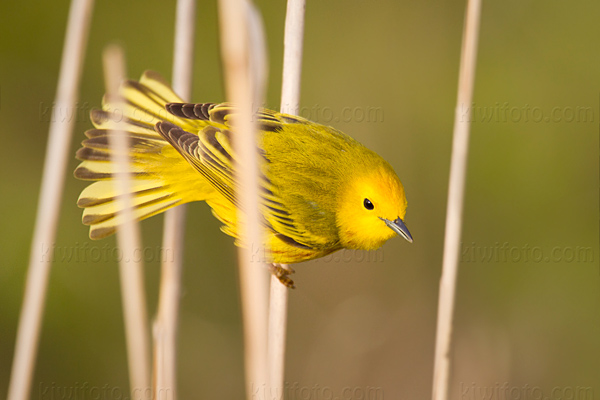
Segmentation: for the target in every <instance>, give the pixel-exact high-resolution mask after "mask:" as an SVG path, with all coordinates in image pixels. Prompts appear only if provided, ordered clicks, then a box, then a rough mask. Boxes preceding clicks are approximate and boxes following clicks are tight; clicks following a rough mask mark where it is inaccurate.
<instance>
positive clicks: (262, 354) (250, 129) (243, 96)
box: [219, 0, 269, 399]
mask: <svg viewBox="0 0 600 400" xmlns="http://www.w3.org/2000/svg"><path fill="white" fill-rule="evenodd" d="M219 22H220V27H221V55H222V59H223V66H224V72H225V88H226V93H227V98H228V100H229V101H230V102H232V103H234V104H236V106H237V107H238V114H237V116H236V118H235V119H234V120H233V124H234V126H235V131H236V134H235V135H233V136H232V137H233V139H234V143H233V145H234V148H235V151H236V153H237V155H238V160H239V164H238V165H236V168H235V170H236V179H237V181H238V187H237V190H236V196H237V198H238V199H239V204H240V206H239V207H240V208H239V209H238V215H237V219H238V229H239V232H240V235H241V237H242V238H243V244H244V246H243V247H240V248H239V250H238V262H239V271H240V291H241V302H242V317H243V325H244V352H245V374H246V395H247V398H248V399H251V398H254V396H253V393H254V392H256V390H264V389H263V388H269V385H268V382H267V379H268V373H267V315H268V295H269V294H268V282H269V280H268V279H269V274H268V270H267V268H266V266H265V265H264V263H263V262H262V260H261V259H260V254H262V250H263V246H264V240H263V232H262V227H261V225H260V215H259V197H258V193H259V192H258V184H259V182H258V174H259V171H260V170H259V158H258V154H257V149H256V139H255V133H256V126H255V120H254V118H253V115H254V112H255V107H256V106H257V105H258V104H260V103H261V102H262V98H263V91H264V82H265V77H266V61H265V60H266V51H265V42H264V36H263V30H262V22H261V20H260V16H259V15H258V12H257V11H256V10H255V9H254V7H253V6H252V4H251V3H249V2H248V1H245V0H220V1H219ZM241 210H243V212H242V211H241ZM257 254H258V255H259V256H258V257H257V256H256V255H257Z"/></svg>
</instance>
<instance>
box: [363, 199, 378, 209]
mask: <svg viewBox="0 0 600 400" xmlns="http://www.w3.org/2000/svg"><path fill="white" fill-rule="evenodd" d="M363 205H364V206H365V208H366V209H367V210H372V209H374V208H375V206H374V205H373V203H371V200H369V199H365V201H363Z"/></svg>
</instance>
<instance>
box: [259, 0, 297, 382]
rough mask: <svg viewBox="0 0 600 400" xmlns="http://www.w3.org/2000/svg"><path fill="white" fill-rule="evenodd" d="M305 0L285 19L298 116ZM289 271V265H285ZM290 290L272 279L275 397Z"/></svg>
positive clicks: (290, 103)
mask: <svg viewBox="0 0 600 400" xmlns="http://www.w3.org/2000/svg"><path fill="white" fill-rule="evenodd" d="M305 7H306V1H305V0H288V3H287V11H286V18H285V36H284V53H283V81H282V88H281V107H280V110H281V112H284V113H288V114H298V110H299V107H300V80H301V72H302V47H303V46H302V45H303V37H304V9H305ZM283 267H284V268H287V266H286V265H283ZM287 301H288V288H287V287H285V286H284V285H282V284H281V282H279V279H277V277H275V276H272V277H271V294H270V297H269V302H270V307H269V342H268V357H269V383H270V385H271V393H272V394H276V393H283V388H284V378H285V339H286V324H287Z"/></svg>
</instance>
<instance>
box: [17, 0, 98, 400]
mask: <svg viewBox="0 0 600 400" xmlns="http://www.w3.org/2000/svg"><path fill="white" fill-rule="evenodd" d="M93 6H94V1H93V0H73V1H72V2H71V8H70V10H69V20H68V24H67V31H66V34H65V45H64V46H65V47H64V48H63V54H62V60H61V66H60V76H59V78H58V88H57V91H56V99H55V102H54V108H53V110H52V113H53V115H54V116H55V118H52V121H51V123H50V130H49V133H48V146H47V148H46V157H45V160H44V169H43V174H42V187H41V189H40V196H39V198H38V207H37V214H36V221H35V229H34V234H33V240H32V243H31V252H30V254H29V268H28V271H27V281H26V282H25V294H24V299H23V305H22V308H21V314H20V317H19V327H18V329H17V340H16V344H15V355H14V358H13V364H12V370H11V376H10V383H9V387H8V399H9V400H26V399H28V398H29V393H30V391H31V379H32V376H33V371H34V366H35V359H36V355H37V350H38V342H39V336H40V327H41V321H42V316H43V313H44V302H45V299H46V291H47V288H48V277H49V274H50V268H51V266H52V255H53V251H52V249H53V247H54V242H55V238H56V227H57V225H58V216H59V212H60V203H61V200H62V192H63V188H64V182H65V172H66V169H67V160H68V159H69V158H70V156H71V155H70V153H69V148H70V143H71V136H72V133H73V125H74V123H75V118H68V119H64V118H60V117H59V116H60V115H63V114H65V110H71V111H72V110H74V109H75V107H76V103H77V97H78V91H79V81H80V78H81V70H82V65H83V59H84V56H85V48H86V44H87V38H88V31H89V26H90V19H91V16H92V10H93ZM68 115H76V113H74V112H69V113H68ZM45 249H51V251H50V252H46V251H45Z"/></svg>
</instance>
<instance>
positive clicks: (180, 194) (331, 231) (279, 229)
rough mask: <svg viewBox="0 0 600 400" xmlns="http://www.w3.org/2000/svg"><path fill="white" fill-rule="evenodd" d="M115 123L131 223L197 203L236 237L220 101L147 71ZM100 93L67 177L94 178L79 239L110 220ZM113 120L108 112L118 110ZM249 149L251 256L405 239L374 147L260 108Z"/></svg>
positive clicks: (305, 255)
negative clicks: (255, 159)
mask: <svg viewBox="0 0 600 400" xmlns="http://www.w3.org/2000/svg"><path fill="white" fill-rule="evenodd" d="M121 93H122V95H123V96H124V98H125V100H126V103H127V105H126V107H125V110H123V118H124V119H125V122H126V123H127V132H128V136H129V141H130V159H131V161H130V164H129V172H131V173H132V174H133V178H134V179H133V184H132V188H131V190H132V193H133V194H134V196H133V198H134V206H135V209H134V216H135V218H136V219H138V220H141V219H144V218H148V217H150V216H152V215H155V214H158V213H161V212H163V211H165V210H166V209H168V208H171V207H174V206H176V205H178V204H183V203H188V202H192V201H200V200H203V201H206V202H207V204H208V205H209V206H210V207H211V208H212V211H213V214H214V215H215V216H216V217H217V218H218V219H219V220H220V221H221V222H222V223H223V227H222V230H223V231H224V232H225V233H227V234H228V235H231V236H233V237H235V238H237V239H238V241H237V242H236V243H237V244H240V245H244V240H243V239H240V238H239V237H238V230H239V225H240V223H241V222H240V221H239V220H238V218H237V211H236V193H235V192H236V189H235V188H236V182H235V169H236V168H238V165H237V162H236V153H235V151H234V149H233V148H232V146H231V135H233V134H234V133H233V132H232V131H231V130H230V129H231V126H230V124H229V121H230V118H231V116H232V114H235V112H236V109H235V108H234V107H232V106H231V105H229V104H226V103H223V104H212V103H204V104H185V103H183V102H182V100H181V99H180V98H179V97H178V96H177V95H176V94H175V93H173V91H172V90H171V89H170V87H169V85H168V84H167V83H166V82H165V81H164V80H163V79H162V78H161V77H160V76H158V75H157V74H156V73H154V72H146V73H144V75H143V76H142V78H141V79H140V81H139V82H135V81H127V82H125V83H124V84H123V85H122V88H121ZM113 106H114V105H113V104H112V103H111V101H110V99H107V98H106V97H105V99H104V101H103V110H94V111H92V113H91V118H92V122H93V124H94V126H95V127H96V129H92V130H90V131H87V132H86V136H87V137H88V139H87V140H85V141H84V142H83V147H82V148H81V149H79V151H78V152H77V157H78V158H79V159H80V160H82V161H83V162H82V163H81V164H80V165H79V166H78V167H77V169H76V170H75V176H76V177H77V178H80V179H84V180H93V181H96V182H94V183H92V184H90V185H89V186H88V187H87V188H85V189H84V190H83V191H82V193H81V196H80V197H79V201H78V205H79V206H80V207H83V208H85V209H84V212H83V223H84V224H86V225H90V237H91V238H92V239H101V238H103V237H106V236H109V235H111V234H112V233H114V232H115V230H116V227H117V226H118V225H119V224H120V223H122V221H121V217H120V216H119V214H118V211H119V210H118V209H117V208H116V207H117V203H116V202H115V201H114V200H115V198H116V196H118V195H119V193H117V191H116V186H115V185H114V184H113V182H114V181H113V178H114V177H115V174H118V173H119V172H121V171H118V170H116V166H115V164H114V163H113V162H112V161H111V149H110V147H109V144H108V143H109V141H108V138H109V136H110V135H111V131H110V129H112V128H114V127H115V122H114V121H113V120H112V119H111V114H110V113H109V112H110V111H113ZM119 115H120V114H119ZM257 118H258V125H259V130H260V133H259V136H258V147H259V149H260V152H261V155H262V156H263V159H264V162H263V167H262V171H261V172H262V174H261V177H260V182H261V191H260V194H261V203H260V207H261V208H260V212H261V215H262V216H263V223H264V226H265V231H266V235H267V238H266V241H267V242H266V243H265V244H264V245H261V246H260V248H257V249H254V251H255V253H256V254H257V256H258V257H260V258H261V259H262V260H263V261H268V262H275V263H296V262H301V261H305V260H310V259H313V258H318V257H322V256H324V255H327V254H329V253H331V252H333V251H336V250H339V249H342V248H351V249H365V250H371V249H376V248H378V247H380V246H381V245H382V244H383V243H384V242H385V241H386V240H388V239H389V238H391V237H392V236H395V235H396V234H400V235H402V236H404V237H405V238H406V239H408V240H410V241H412V237H411V236H410V233H409V232H408V229H407V228H406V226H405V225H404V223H403V218H404V215H405V213H406V198H405V194H404V189H403V187H402V184H401V183H400V180H399V179H398V177H397V176H396V174H395V173H394V171H393V169H392V167H391V166H390V165H389V164H388V163H387V162H386V161H385V160H383V159H382V158H381V157H380V156H378V155H377V154H376V153H374V152H372V151H371V150H369V149H367V148H365V147H364V146H362V145H361V144H360V143H358V142H357V141H355V140H354V139H352V138H350V137H349V136H347V135H345V134H343V133H342V132H339V131H337V130H335V129H333V128H331V127H327V126H323V125H320V124H316V123H314V122H310V121H308V120H306V119H304V118H300V117H295V116H291V115H286V114H281V113H278V112H274V111H270V110H266V109H261V110H260V111H259V113H258V115H257Z"/></svg>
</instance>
